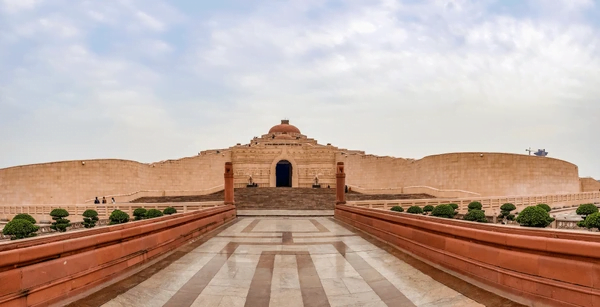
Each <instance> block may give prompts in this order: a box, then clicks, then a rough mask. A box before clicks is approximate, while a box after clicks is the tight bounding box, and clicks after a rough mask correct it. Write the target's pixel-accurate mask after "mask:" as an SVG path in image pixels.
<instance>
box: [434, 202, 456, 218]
mask: <svg viewBox="0 0 600 307" xmlns="http://www.w3.org/2000/svg"><path fill="white" fill-rule="evenodd" d="M431 215H433V216H437V217H444V218H453V217H454V208H452V206H450V205H437V206H435V208H433V211H431Z"/></svg>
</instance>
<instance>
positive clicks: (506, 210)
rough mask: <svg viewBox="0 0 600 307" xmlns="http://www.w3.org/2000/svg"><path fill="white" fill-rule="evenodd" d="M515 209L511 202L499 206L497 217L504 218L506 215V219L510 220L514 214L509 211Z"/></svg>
mask: <svg viewBox="0 0 600 307" xmlns="http://www.w3.org/2000/svg"><path fill="white" fill-rule="evenodd" d="M516 209H517V207H516V206H515V205H513V204H511V203H506V204H504V205H502V206H500V215H498V219H504V218H505V217H506V219H507V220H509V221H512V220H513V219H514V218H515V216H514V215H512V214H510V212H511V211H513V210H516Z"/></svg>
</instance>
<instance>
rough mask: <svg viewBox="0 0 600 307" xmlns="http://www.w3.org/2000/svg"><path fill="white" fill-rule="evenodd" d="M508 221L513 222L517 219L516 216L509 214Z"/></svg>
mask: <svg viewBox="0 0 600 307" xmlns="http://www.w3.org/2000/svg"><path fill="white" fill-rule="evenodd" d="M506 219H507V220H509V221H512V220H514V219H515V215H514V214H509V215H507V216H506Z"/></svg>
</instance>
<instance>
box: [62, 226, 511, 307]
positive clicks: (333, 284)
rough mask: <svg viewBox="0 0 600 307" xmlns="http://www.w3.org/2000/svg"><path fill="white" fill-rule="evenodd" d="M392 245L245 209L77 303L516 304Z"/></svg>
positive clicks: (337, 228)
mask: <svg viewBox="0 0 600 307" xmlns="http://www.w3.org/2000/svg"><path fill="white" fill-rule="evenodd" d="M392 250H393V249H391V248H390V247H389V246H387V245H385V244H382V243H379V242H378V241H375V240H373V239H371V238H368V237H366V236H365V235H364V234H361V233H359V232H357V231H355V230H353V229H351V228H346V227H345V226H343V225H342V224H339V223H338V222H336V221H335V220H334V219H333V218H326V217H295V218H292V217H290V218H283V217H278V218H277V217H256V218H251V217H248V218H238V219H237V220H236V223H234V224H233V225H231V226H230V227H228V228H226V229H224V230H223V231H221V232H220V233H218V234H217V235H216V236H213V237H212V238H210V239H208V240H206V239H205V240H204V241H199V242H195V243H191V244H189V245H187V246H185V247H182V248H180V250H178V251H176V252H175V253H174V254H173V255H171V256H169V259H166V260H164V261H163V262H162V263H158V264H156V265H153V266H151V267H150V268H149V269H147V270H146V271H142V272H140V273H138V274H136V275H134V276H132V277H131V278H129V279H126V280H124V281H122V282H120V283H117V284H115V285H113V286H111V287H108V288H106V289H104V290H101V291H99V292H97V293H95V294H93V295H91V296H90V297H88V298H84V299H82V300H80V301H78V302H75V303H73V304H72V306H101V305H102V306H106V307H113V306H178V307H180V306H183V307H187V306H223V307H225V306H252V307H258V306H437V307H443V306H460V307H469V306H485V305H487V306H517V305H516V304H513V303H511V302H510V301H507V300H505V299H502V298H500V297H497V296H495V295H493V294H491V293H489V292H486V291H483V290H481V289H478V288H476V287H474V286H471V285H469V284H467V283H465V282H463V281H461V280H459V279H456V278H454V277H452V276H450V275H448V274H446V273H443V272H441V271H439V270H436V269H434V268H432V267H430V266H428V265H426V264H423V263H422V262H419V261H417V260H415V259H413V258H411V257H408V256H406V255H404V254H399V252H398V251H395V250H394V251H392ZM398 255H400V257H398ZM401 258H404V260H401ZM424 272H425V273H424ZM426 273H427V274H426ZM428 274H429V275H428ZM438 280H439V281H438ZM445 284H448V285H451V286H453V287H454V288H456V289H460V291H462V292H463V293H466V295H468V296H470V297H472V298H474V299H475V300H478V301H479V302H482V303H485V305H484V304H481V303H478V302H477V301H475V300H473V299H471V298H469V297H467V296H465V295H463V294H462V293H459V292H457V291H456V290H454V289H452V288H451V287H449V286H447V285H445Z"/></svg>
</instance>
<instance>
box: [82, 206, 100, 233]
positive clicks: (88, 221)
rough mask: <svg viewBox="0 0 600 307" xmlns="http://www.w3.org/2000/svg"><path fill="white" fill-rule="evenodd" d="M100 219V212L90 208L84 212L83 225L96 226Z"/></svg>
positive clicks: (86, 226) (87, 226)
mask: <svg viewBox="0 0 600 307" xmlns="http://www.w3.org/2000/svg"><path fill="white" fill-rule="evenodd" d="M97 221H98V212H96V210H92V209H88V210H85V211H84V212H83V227H85V228H94V226H96V222H97Z"/></svg>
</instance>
